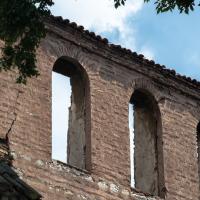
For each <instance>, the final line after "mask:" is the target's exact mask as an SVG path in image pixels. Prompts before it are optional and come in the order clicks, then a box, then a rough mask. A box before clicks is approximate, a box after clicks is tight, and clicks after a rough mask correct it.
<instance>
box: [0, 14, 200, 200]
mask: <svg viewBox="0 0 200 200" xmlns="http://www.w3.org/2000/svg"><path fill="white" fill-rule="evenodd" d="M46 26H47V28H48V30H49V31H48V34H47V36H46V38H45V39H44V40H43V41H42V42H41V45H40V47H39V49H38V52H37V55H38V64H37V65H38V67H39V70H40V76H39V77H38V78H37V79H35V78H33V79H31V80H29V81H28V84H27V85H26V86H22V85H17V84H15V78H16V74H15V73H14V72H13V73H12V72H1V73H0V94H1V95H0V138H1V139H5V138H8V139H9V149H10V154H11V155H12V157H13V160H12V165H13V168H14V169H15V170H16V172H17V173H18V175H19V177H20V178H22V179H23V181H25V182H26V183H27V184H28V185H30V186H31V187H33V188H34V189H35V190H36V191H37V192H39V193H40V194H41V195H42V196H43V199H44V200H64V199H73V200H86V199H88V200H118V199H134V200H147V199H148V200H154V199H157V198H158V199H159V197H150V196H148V195H146V197H145V194H143V193H142V192H143V191H138V190H136V189H135V190H134V189H131V188H130V144H129V128H128V103H129V101H130V98H131V96H132V94H133V93H134V91H136V90H144V91H147V92H148V93H150V94H151V95H152V96H153V97H154V99H155V102H156V104H157V106H158V108H159V112H160V118H161V124H160V125H161V130H160V134H159V135H158V136H157V137H158V141H159V143H160V144H161V145H160V146H159V148H158V151H159V156H158V163H157V165H158V166H159V167H161V168H162V170H160V171H159V176H160V177H162V181H160V183H159V187H160V192H159V195H160V196H161V197H162V198H165V199H167V200H198V199H199V176H198V158H197V125H198V123H199V120H200V93H199V92H200V83H199V82H197V81H195V80H191V79H190V78H186V77H182V76H180V75H177V74H176V73H175V72H174V71H172V70H167V69H165V68H164V67H162V66H160V65H157V64H155V63H154V62H153V61H148V60H146V59H144V58H143V57H142V56H140V55H137V54H136V53H132V52H131V51H129V50H126V49H122V48H121V47H119V46H116V45H111V44H109V43H108V42H107V40H106V39H101V37H99V36H95V35H94V34H93V33H89V32H88V31H84V30H83V28H82V27H77V26H76V24H74V23H71V24H70V23H69V22H68V21H63V20H62V19H61V18H53V17H52V18H51V19H49V20H47V22H46ZM59 58H63V59H64V60H66V61H67V62H70V61H72V62H75V63H79V64H80V65H81V66H82V67H83V69H84V70H85V72H86V73H87V76H88V79H89V89H88V91H87V105H86V107H87V110H88V113H89V114H87V120H86V127H87V128H86V130H87V143H88V144H87V146H88V149H87V150H86V151H87V152H86V153H87V155H89V156H88V157H86V169H87V171H84V170H83V171H81V170H77V169H75V168H72V167H69V166H67V165H65V164H63V163H59V162H56V161H52V160H51V134H52V133H51V75H52V69H53V66H54V64H55V63H56V61H57V60H58V59H59ZM0 152H1V151H0Z"/></svg>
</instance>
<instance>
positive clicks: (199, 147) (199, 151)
mask: <svg viewBox="0 0 200 200" xmlns="http://www.w3.org/2000/svg"><path fill="white" fill-rule="evenodd" d="M197 156H198V173H199V180H200V122H199V123H198V125H197ZM199 188H200V184H199Z"/></svg>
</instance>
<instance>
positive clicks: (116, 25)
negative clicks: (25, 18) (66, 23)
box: [52, 0, 143, 50]
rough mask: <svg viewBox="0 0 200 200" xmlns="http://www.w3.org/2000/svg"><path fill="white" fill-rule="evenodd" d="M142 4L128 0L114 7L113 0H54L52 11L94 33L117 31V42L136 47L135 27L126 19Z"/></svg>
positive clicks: (140, 1) (141, 2)
mask: <svg viewBox="0 0 200 200" xmlns="http://www.w3.org/2000/svg"><path fill="white" fill-rule="evenodd" d="M142 6H143V0H128V1H127V2H126V5H125V6H121V7H119V8H118V9H115V8H114V1H113V0H100V1H99V0H56V1H55V5H54V7H53V8H52V13H53V14H54V15H56V16H62V17H63V18H67V19H69V20H70V21H74V22H76V23H78V24H79V25H83V26H84V27H85V28H86V29H90V30H91V29H92V30H94V31H95V32H96V33H98V34H101V33H103V32H109V33H112V32H113V31H114V30H117V31H118V32H119V38H118V40H117V43H119V44H121V45H123V46H124V47H126V48H130V49H132V50H133V49H136V42H135V29H134V27H132V26H131V27H130V26H129V24H128V21H127V19H128V18H129V17H131V18H133V17H134V15H136V13H138V12H139V11H140V10H141V8H142Z"/></svg>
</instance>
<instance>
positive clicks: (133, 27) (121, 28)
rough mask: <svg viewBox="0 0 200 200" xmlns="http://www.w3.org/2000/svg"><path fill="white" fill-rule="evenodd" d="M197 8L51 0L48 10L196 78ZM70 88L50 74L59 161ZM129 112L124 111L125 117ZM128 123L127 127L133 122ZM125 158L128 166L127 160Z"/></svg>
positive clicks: (199, 49)
mask: <svg viewBox="0 0 200 200" xmlns="http://www.w3.org/2000/svg"><path fill="white" fill-rule="evenodd" d="M199 9H200V8H197V10H196V11H195V12H192V13H191V14H190V15H185V14H179V13H178V12H177V11H175V12H173V13H164V14H159V15H157V14H156V11H155V6H154V5H153V3H148V4H144V3H143V0H127V4H126V6H125V7H120V8H119V9H117V10H116V9H115V8H114V6H113V0H56V1H55V5H54V6H53V7H52V13H53V14H54V15H56V16H62V17H63V18H67V19H69V20H70V21H74V22H76V23H78V24H79V25H83V26H84V27H85V28H86V29H89V30H91V31H94V32H96V33H97V34H100V35H102V36H104V37H106V38H108V39H109V41H110V42H111V43H115V44H121V45H122V46H123V47H126V48H129V49H131V50H132V51H136V52H137V53H142V54H144V55H145V56H146V57H147V58H149V59H153V60H154V61H155V62H157V63H160V64H162V65H166V66H167V67H168V68H171V69H175V70H176V71H177V72H178V73H180V74H184V75H187V76H191V77H192V78H196V79H198V80H200V39H199V36H200V26H199V19H200V12H199V11H200V10H199ZM70 90H71V89H70V83H69V78H67V77H63V76H62V75H58V74H53V95H52V102H53V106H52V110H53V123H52V126H53V131H52V132H53V158H54V159H58V160H61V161H64V162H66V144H67V121H68V112H67V111H68V107H69V105H70ZM63 108H65V109H63ZM129 108H130V107H129ZM132 115H133V114H130V113H129V120H130V121H131V122H133V119H131V117H130V116H132ZM129 125H130V130H132V131H131V132H133V129H132V128H131V127H133V124H132V123H131V124H129ZM131 137H132V138H133V135H132V136H131ZM131 145H133V144H131ZM131 149H132V148H131ZM131 163H132V164H131V165H132V166H133V160H132V161H131ZM132 170H133V167H132ZM132 185H133V183H132Z"/></svg>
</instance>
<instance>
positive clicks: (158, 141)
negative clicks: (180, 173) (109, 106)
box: [130, 79, 165, 197]
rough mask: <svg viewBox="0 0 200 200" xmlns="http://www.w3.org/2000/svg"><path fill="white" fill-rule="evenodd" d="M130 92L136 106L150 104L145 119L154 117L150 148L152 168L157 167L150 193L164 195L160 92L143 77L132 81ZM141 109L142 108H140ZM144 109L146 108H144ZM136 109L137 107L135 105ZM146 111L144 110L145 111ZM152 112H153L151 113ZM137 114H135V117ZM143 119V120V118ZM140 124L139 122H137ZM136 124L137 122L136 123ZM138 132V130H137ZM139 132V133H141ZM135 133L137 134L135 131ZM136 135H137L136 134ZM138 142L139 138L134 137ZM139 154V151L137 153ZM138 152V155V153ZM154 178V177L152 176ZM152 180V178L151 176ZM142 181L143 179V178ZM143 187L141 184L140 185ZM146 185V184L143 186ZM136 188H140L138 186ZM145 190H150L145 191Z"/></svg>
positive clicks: (132, 101) (131, 99)
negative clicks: (153, 135) (152, 154)
mask: <svg viewBox="0 0 200 200" xmlns="http://www.w3.org/2000/svg"><path fill="white" fill-rule="evenodd" d="M132 88H133V91H132V94H131V98H130V103H132V104H134V102H135V105H136V104H137V102H138V104H140V105H139V106H138V107H141V104H151V106H150V107H151V108H150V107H149V108H150V110H149V112H150V115H149V116H150V117H149V116H148V118H147V120H148V119H149V118H151V117H155V124H154V125H155V128H156V132H154V133H155V139H154V142H155V146H154V147H152V148H155V159H156V163H155V164H156V165H155V166H153V164H152V169H153V168H154V167H155V168H157V169H158V170H157V175H155V176H157V183H156V182H154V186H155V187H156V185H157V186H158V187H157V192H156V191H154V192H155V193H152V194H153V195H159V196H160V197H164V196H165V193H164V188H165V182H164V161H163V160H164V158H163V142H162V141H163V139H162V119H161V113H160V108H159V105H158V102H159V101H160V100H161V99H162V96H161V94H160V92H159V91H158V89H157V88H156V87H155V86H154V84H153V83H152V82H151V81H149V80H145V79H136V80H134V81H133V82H132ZM137 98H138V100H136V99H137ZM142 109H143V108H142ZM145 109H146V108H145ZM136 110H137V107H136ZM137 112H138V113H139V112H140V111H139V109H138V111H137ZM145 112H146V111H145ZM151 113H154V114H151ZM137 115H139V114H136V118H138V117H137ZM144 121H145V120H144ZM138 122H139V121H137V120H136V121H135V122H134V123H138ZM139 124H140V123H139ZM136 126H137V124H136ZM139 132H140V130H139ZM141 133H142V132H141ZM141 133H140V134H139V135H141ZM135 134H137V131H136V132H135ZM136 137H138V136H136ZM136 140H137V141H136V142H138V141H139V140H138V139H136ZM136 145H137V144H136ZM139 154H140V153H139ZM139 154H138V155H139ZM141 173H142V172H141V171H140V172H139V174H141ZM154 179H155V177H154ZM152 180H153V178H152ZM143 182H144V180H143ZM147 182H148V181H147ZM136 187H137V185H136ZM142 187H143V186H142ZM145 187H146V186H145ZM138 189H142V188H138ZM145 192H150V191H145Z"/></svg>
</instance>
